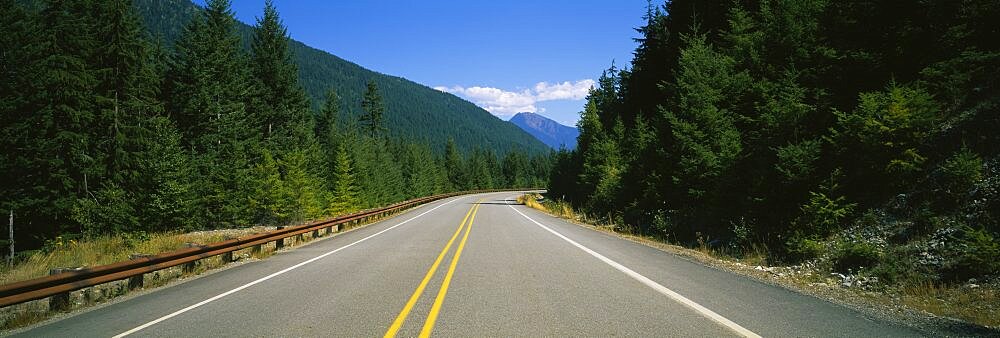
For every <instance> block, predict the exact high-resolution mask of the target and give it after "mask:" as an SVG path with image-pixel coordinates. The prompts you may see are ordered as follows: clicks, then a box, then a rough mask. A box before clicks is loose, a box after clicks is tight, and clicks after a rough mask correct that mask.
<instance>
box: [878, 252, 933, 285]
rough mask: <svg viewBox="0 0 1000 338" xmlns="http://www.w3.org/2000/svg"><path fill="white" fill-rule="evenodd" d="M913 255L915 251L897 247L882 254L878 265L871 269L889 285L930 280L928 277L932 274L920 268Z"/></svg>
mask: <svg viewBox="0 0 1000 338" xmlns="http://www.w3.org/2000/svg"><path fill="white" fill-rule="evenodd" d="M913 257H914V253H913V252H907V250H906V249H904V247H897V248H896V249H894V250H892V252H890V253H888V254H886V255H884V256H882V260H881V261H880V262H879V263H878V265H876V266H875V267H874V268H872V269H871V274H872V275H873V276H875V277H878V279H879V281H880V282H882V283H884V284H887V285H893V284H907V285H918V284H920V283H927V282H929V281H928V280H927V279H928V278H930V275H929V274H928V273H925V272H922V271H921V270H920V269H919V267H918V266H917V263H916V261H915V260H914V258H913Z"/></svg>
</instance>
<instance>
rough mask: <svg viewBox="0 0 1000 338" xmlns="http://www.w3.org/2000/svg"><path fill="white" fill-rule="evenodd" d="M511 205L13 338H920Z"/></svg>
mask: <svg viewBox="0 0 1000 338" xmlns="http://www.w3.org/2000/svg"><path fill="white" fill-rule="evenodd" d="M515 196H516V194H515V193H509V192H508V193H491V194H480V195H470V196H461V197H455V198H450V199H446V200H442V201H438V202H434V203H430V204H427V205H424V206H421V207H419V208H415V209H413V210H411V211H408V212H406V213H403V214H401V215H399V216H396V217H393V218H390V219H387V220H383V221H381V222H379V223H376V224H372V225H369V226H367V227H365V228H362V229H358V230H355V231H350V232H346V233H343V234H340V235H337V236H334V237H332V238H329V239H325V240H321V241H318V242H315V243H314V244H311V245H307V246H302V247H298V248H295V249H293V250H288V251H284V252H281V253H278V254H276V255H274V256H272V257H271V258H268V259H266V260H262V261H258V262H252V263H247V264H243V265H240V266H236V267H233V268H230V269H227V270H224V271H220V272H218V273H213V274H209V275H206V276H203V277H201V278H197V279H192V280H189V281H186V282H184V283H179V284H176V285H174V286H171V287H165V288H162V289H159V290H155V291H152V292H149V293H146V294H143V295H140V296H136V297H133V298H130V299H127V300H125V301H121V302H118V303H114V304H111V305H108V306H104V307H100V308H97V309H94V310H91V311H85V312H82V313H80V314H77V315H73V316H70V317H68V318H65V319H62V320H59V321H55V322H51V323H48V324H46V325H43V326H39V327H35V328H33V329H31V330H28V331H25V332H21V333H19V334H18V335H19V336H37V337H80V336H86V337H101V336H104V337H113V336H127V335H131V336H137V337H149V336H153V337H160V336H162V337H230V336H233V337H245V336H287V337H293V336H294V337H300V336H301V337H313V336H348V337H377V336H385V335H387V334H388V335H395V336H397V337H411V336H419V335H421V334H422V333H423V334H428V333H429V334H431V335H433V336H445V337H453V336H454V337H470V336H491V337H494V336H495V337H507V336H587V337H608V336H653V337H678V336H681V337H690V336H710V337H727V336H736V337H738V336H751V337H752V336H764V337H798V336H808V337H875V336H878V337H886V336H890V337H892V336H907V337H912V336H920V335H921V333H920V332H918V331H914V330H912V329H909V328H907V327H903V326H898V325H894V324H891V323H886V322H881V321H878V320H875V319H872V318H869V317H866V315H864V314H862V313H859V312H856V311H854V310H851V309H848V308H845V307H841V306H838V305H834V304H832V303H829V302H826V301H823V300H820V299H817V298H813V297H810V296H805V295H802V294H798V293H795V292H792V291H788V290H786V289H783V288H780V287H775V286H771V285H767V284H764V283H760V282H757V281H754V280H751V279H748V278H745V277H741V276H738V275H734V274H731V273H728V272H724V271H720V270H717V269H713V268H709V267H706V266H703V265H700V264H697V263H693V262H690V261H688V260H685V259H682V258H679V257H677V256H675V255H673V254H670V253H667V252H663V251H660V250H656V249H653V248H650V247H647V246H643V245H639V244H635V243H633V242H629V241H625V240H622V239H619V238H616V237H614V236H611V235H608V234H605V233H601V232H597V231H593V230H590V229H586V228H583V227H580V226H577V225H573V224H570V223H567V222H565V221H563V220H560V219H558V218H554V217H551V216H548V215H546V214H544V213H541V212H538V211H536V210H533V209H529V208H527V207H524V206H521V205H513V202H512V200H513V199H514V197H515Z"/></svg>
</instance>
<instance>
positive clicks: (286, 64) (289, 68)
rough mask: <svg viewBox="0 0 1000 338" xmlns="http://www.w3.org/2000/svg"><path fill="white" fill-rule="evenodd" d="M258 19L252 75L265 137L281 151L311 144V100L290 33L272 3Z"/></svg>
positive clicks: (254, 40)
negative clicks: (300, 78) (301, 80)
mask: <svg viewBox="0 0 1000 338" xmlns="http://www.w3.org/2000/svg"><path fill="white" fill-rule="evenodd" d="M264 6H265V7H264V16H263V17H261V18H257V26H256V27H255V29H254V34H253V38H252V41H251V44H250V48H251V53H252V57H251V62H250V66H251V73H252V75H253V77H254V78H255V80H256V82H257V92H258V93H257V95H254V98H255V100H256V101H258V102H255V105H254V107H253V108H252V109H253V110H254V111H256V112H257V113H256V114H255V115H257V119H256V121H255V122H258V123H260V125H259V126H260V130H261V134H262V135H264V137H265V138H266V139H267V140H268V141H269V142H268V144H269V146H270V147H271V148H272V149H279V152H287V151H293V149H295V148H297V147H300V146H303V145H305V144H308V143H309V142H311V141H312V140H313V138H312V130H311V128H312V126H311V124H312V121H311V117H310V108H309V99H308V98H307V97H306V94H305V91H304V90H303V89H302V87H301V86H300V85H299V83H298V69H297V67H296V65H295V63H294V61H293V60H292V54H291V52H290V51H289V48H288V40H289V38H288V32H287V30H286V29H285V27H284V26H282V24H281V19H280V18H279V17H278V11H277V9H276V8H275V7H274V3H273V2H272V1H270V0H269V1H266V2H265V5H264Z"/></svg>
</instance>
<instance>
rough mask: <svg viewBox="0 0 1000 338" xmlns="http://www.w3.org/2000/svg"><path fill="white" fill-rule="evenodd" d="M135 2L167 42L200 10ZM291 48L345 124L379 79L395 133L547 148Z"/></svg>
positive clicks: (409, 88) (177, 3)
mask: <svg viewBox="0 0 1000 338" xmlns="http://www.w3.org/2000/svg"><path fill="white" fill-rule="evenodd" d="M133 1H134V3H135V5H136V7H137V9H138V11H139V14H140V15H141V16H142V18H143V21H144V23H145V25H146V27H147V29H148V30H149V31H150V33H151V35H152V36H153V37H155V38H159V39H162V40H163V41H164V43H165V44H167V45H168V46H170V45H172V44H173V42H174V41H176V40H177V39H178V38H179V37H180V35H181V33H182V32H183V31H184V27H185V26H186V25H187V23H188V21H189V20H190V19H191V18H192V17H193V16H194V15H195V14H196V13H198V11H200V10H201V8H200V7H199V6H198V5H195V4H194V3H192V2H191V1H190V0H133ZM278 11H279V12H280V11H281V8H278ZM343 15H350V14H349V13H343ZM238 30H239V33H240V34H241V35H242V36H243V42H244V45H245V46H246V47H247V48H249V45H250V43H249V41H250V36H251V34H252V33H253V28H252V27H251V26H249V25H246V24H242V23H241V24H239V27H238ZM289 46H290V48H291V50H292V53H294V54H295V61H296V63H297V64H298V66H299V79H300V83H301V84H302V86H303V87H305V90H306V92H307V93H308V94H309V96H310V97H311V98H312V99H313V104H314V106H316V107H318V106H319V105H320V104H322V102H323V100H324V99H325V98H326V92H327V90H329V89H330V88H331V87H332V88H334V89H335V90H336V91H337V94H339V95H340V99H341V102H342V103H343V104H344V106H343V109H342V111H343V112H342V114H343V118H341V119H340V122H341V123H343V124H345V125H347V124H350V123H353V122H354V121H357V117H358V116H359V115H360V114H361V97H362V95H363V94H364V90H365V84H366V83H367V82H368V80H369V79H375V82H376V83H377V84H378V87H379V89H380V90H381V91H382V97H383V102H384V103H385V106H386V113H385V119H386V121H385V122H386V126H388V128H389V134H390V135H392V136H395V137H401V138H404V139H407V140H411V141H421V142H427V143H428V144H430V145H431V146H432V147H434V148H436V149H439V150H443V149H444V145H445V142H446V141H447V139H448V138H449V137H452V138H454V139H455V144H456V145H457V146H458V147H459V148H460V149H462V150H466V151H468V150H471V149H473V148H476V147H478V148H480V149H488V150H492V151H495V152H497V153H500V154H503V153H506V152H507V151H509V150H511V149H521V150H522V151H526V152H528V153H536V154H537V153H542V152H547V151H548V149H547V148H546V147H545V145H544V144H542V142H539V141H538V140H536V139H535V138H533V137H531V135H529V134H527V133H525V132H524V131H522V130H520V129H518V128H516V127H514V126H512V125H510V124H509V123H505V122H504V121H503V120H501V119H499V118H496V117H495V116H493V115H492V114H490V113H489V112H487V111H485V110H483V109H482V108H479V107H478V106H476V105H475V104H472V103H470V102H468V101H465V100H463V99H461V98H459V97H457V96H455V95H452V94H449V93H443V92H441V91H438V90H435V89H433V88H430V87H427V86H424V85H421V84H418V83H415V82H412V81H409V80H407V79H404V78H401V77H396V76H391V75H385V74H381V73H377V72H374V71H371V70H368V69H365V68H363V67H361V66H359V65H357V64H355V63H352V62H350V61H347V60H344V59H341V58H339V57H337V56H335V55H333V54H330V53H327V52H325V51H322V50H319V49H316V48H312V47H309V46H307V45H305V44H303V43H301V42H298V41H295V40H294V39H293V40H292V41H291V42H290V44H289Z"/></svg>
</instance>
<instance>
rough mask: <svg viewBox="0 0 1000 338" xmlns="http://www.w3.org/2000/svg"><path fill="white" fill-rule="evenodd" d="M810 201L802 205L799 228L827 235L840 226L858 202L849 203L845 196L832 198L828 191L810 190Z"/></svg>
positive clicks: (798, 220) (811, 232)
mask: <svg viewBox="0 0 1000 338" xmlns="http://www.w3.org/2000/svg"><path fill="white" fill-rule="evenodd" d="M809 195H810V197H809V201H808V202H806V204H805V205H803V206H802V207H801V210H802V214H801V215H800V216H799V218H798V219H797V220H796V222H795V223H796V225H797V226H798V227H799V230H800V231H802V232H803V233H806V234H813V235H818V236H820V237H822V236H827V235H829V234H830V233H832V232H833V231H834V230H836V229H838V228H839V227H840V222H841V221H843V220H844V219H845V218H847V216H849V215H850V214H851V212H853V211H854V207H855V206H856V204H854V203H847V201H846V199H845V198H844V197H843V196H839V197H835V198H831V197H830V196H829V195H827V194H826V193H822V192H809Z"/></svg>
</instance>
